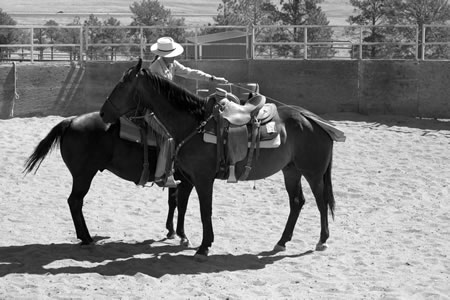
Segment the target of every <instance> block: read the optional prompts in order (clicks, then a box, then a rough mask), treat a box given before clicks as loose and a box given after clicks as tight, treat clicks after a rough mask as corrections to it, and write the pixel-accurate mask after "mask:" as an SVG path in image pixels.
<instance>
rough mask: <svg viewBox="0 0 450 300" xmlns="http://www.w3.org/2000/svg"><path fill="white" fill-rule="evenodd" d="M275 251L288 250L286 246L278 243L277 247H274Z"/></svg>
mask: <svg viewBox="0 0 450 300" xmlns="http://www.w3.org/2000/svg"><path fill="white" fill-rule="evenodd" d="M273 251H275V252H282V251H286V247H285V246H281V245H278V244H276V245H275V247H273Z"/></svg>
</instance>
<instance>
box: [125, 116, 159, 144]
mask: <svg viewBox="0 0 450 300" xmlns="http://www.w3.org/2000/svg"><path fill="white" fill-rule="evenodd" d="M119 135H120V138H121V139H124V140H127V141H131V142H135V143H141V133H140V129H139V127H138V126H137V125H136V124H134V123H133V122H131V121H130V120H128V119H125V118H120V134H119ZM147 144H148V145H149V146H156V137H155V135H154V133H153V131H152V130H148V131H147Z"/></svg>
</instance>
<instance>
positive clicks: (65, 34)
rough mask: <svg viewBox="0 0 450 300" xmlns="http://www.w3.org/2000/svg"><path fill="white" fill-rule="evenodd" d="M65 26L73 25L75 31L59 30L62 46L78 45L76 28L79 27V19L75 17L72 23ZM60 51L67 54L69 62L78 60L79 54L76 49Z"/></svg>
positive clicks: (68, 48)
mask: <svg viewBox="0 0 450 300" xmlns="http://www.w3.org/2000/svg"><path fill="white" fill-rule="evenodd" d="M67 25H69V26H70V25H73V26H77V27H74V28H75V29H76V30H74V29H72V28H63V29H62V30H61V42H62V43H63V44H80V42H81V41H80V32H79V30H78V26H81V22H80V17H78V16H77V17H75V18H74V19H73V21H72V22H71V23H69V24H67ZM61 50H62V51H66V52H68V53H69V55H70V60H71V61H72V60H77V59H79V58H80V55H81V53H80V51H79V48H78V47H74V46H70V47H63V48H62V49H61Z"/></svg>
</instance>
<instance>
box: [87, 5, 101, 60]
mask: <svg viewBox="0 0 450 300" xmlns="http://www.w3.org/2000/svg"><path fill="white" fill-rule="evenodd" d="M83 26H84V30H87V37H88V41H87V42H88V43H89V44H94V45H98V44H100V42H101V39H102V34H101V31H102V29H101V28H100V27H101V26H102V22H101V21H100V20H99V19H98V18H97V17H96V16H95V15H94V14H90V15H89V17H88V19H87V20H85V21H84V24H83ZM99 51H101V49H99V48H98V47H96V46H89V47H88V48H87V53H86V56H87V57H88V58H89V59H90V60H96V59H98V53H99Z"/></svg>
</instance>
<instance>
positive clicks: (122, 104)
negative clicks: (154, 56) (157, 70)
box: [100, 58, 142, 123]
mask: <svg viewBox="0 0 450 300" xmlns="http://www.w3.org/2000/svg"><path fill="white" fill-rule="evenodd" d="M141 67H142V59H141V58H139V61H138V63H137V64H136V65H135V66H134V67H131V68H130V69H128V71H126V72H125V73H124V75H123V76H122V78H121V80H120V81H119V83H117V84H116V86H115V87H114V89H113V90H112V92H111V94H110V95H109V96H108V98H107V99H106V101H105V103H104V104H103V106H102V108H101V109H100V116H101V117H102V119H103V122H105V123H114V122H116V121H117V120H118V119H119V118H120V117H121V116H123V115H126V114H128V113H130V112H133V111H137V110H139V107H138V106H139V101H137V100H136V87H137V82H138V77H139V75H140V73H141Z"/></svg>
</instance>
